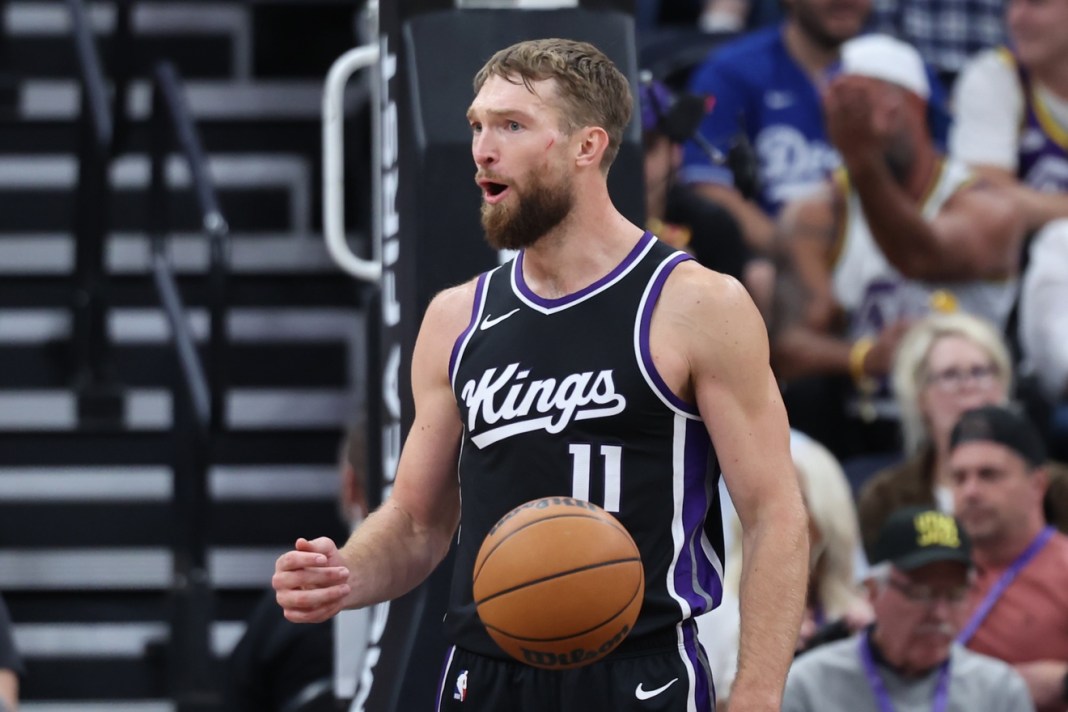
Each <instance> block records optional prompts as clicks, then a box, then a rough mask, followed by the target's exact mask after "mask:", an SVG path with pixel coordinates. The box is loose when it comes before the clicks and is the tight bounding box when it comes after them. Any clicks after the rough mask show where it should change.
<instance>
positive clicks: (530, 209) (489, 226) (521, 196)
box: [482, 173, 575, 250]
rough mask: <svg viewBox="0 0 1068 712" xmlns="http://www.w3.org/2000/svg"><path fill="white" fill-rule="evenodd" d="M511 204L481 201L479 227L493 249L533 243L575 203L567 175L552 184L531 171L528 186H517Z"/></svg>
mask: <svg viewBox="0 0 1068 712" xmlns="http://www.w3.org/2000/svg"><path fill="white" fill-rule="evenodd" d="M511 189H512V190H513V191H514V192H515V194H516V195H515V200H514V201H513V202H514V203H515V205H514V206H509V205H507V204H506V203H504V202H501V203H497V204H492V205H491V204H490V203H486V202H483V203H482V228H483V229H484V230H485V231H486V242H488V243H489V244H490V247H492V248H494V249H496V250H522V249H524V248H527V247H530V246H531V245H534V244H535V243H536V242H537V241H538V240H540V239H541V238H542V237H543V236H544V235H545V234H546V233H548V232H550V231H551V230H552V229H553V228H555V227H557V226H558V225H560V223H562V222H563V221H564V219H565V218H566V217H567V216H568V215H569V214H570V213H571V209H572V207H573V206H574V204H575V196H574V194H573V192H572V186H571V180H570V178H565V179H563V180H561V181H559V182H558V183H557V184H556V185H552V184H551V183H550V182H549V181H547V180H546V179H544V178H542V177H541V176H540V175H538V174H537V173H532V174H531V176H530V180H529V183H528V186H527V187H526V188H525V189H524V190H522V191H520V190H519V189H518V188H517V187H516V186H514V185H513V186H512V188H511Z"/></svg>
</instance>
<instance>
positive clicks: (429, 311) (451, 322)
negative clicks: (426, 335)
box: [423, 278, 478, 336]
mask: <svg viewBox="0 0 1068 712" xmlns="http://www.w3.org/2000/svg"><path fill="white" fill-rule="evenodd" d="M477 288H478V278H474V279H471V280H468V281H467V282H464V283H463V284H460V285H457V286H455V287H449V288H448V289H443V290H442V291H440V292H438V293H437V294H436V295H434V298H433V299H431V300H430V304H429V305H427V308H426V314H425V315H424V316H423V325H424V328H426V327H427V326H432V327H434V328H435V329H442V330H444V331H449V332H452V331H455V333H454V334H453V336H459V335H460V332H462V331H463V330H464V329H465V328H467V325H468V324H469V323H470V322H471V310H472V308H473V306H474V303H475V290H476V289H477Z"/></svg>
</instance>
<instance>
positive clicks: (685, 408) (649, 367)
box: [638, 252, 700, 416]
mask: <svg viewBox="0 0 1068 712" xmlns="http://www.w3.org/2000/svg"><path fill="white" fill-rule="evenodd" d="M692 259H693V257H691V256H690V255H688V254H686V253H685V252H679V253H676V254H675V255H673V256H671V257H670V258H669V259H668V261H667V262H666V263H665V264H664V265H663V266H662V267H661V268H660V271H659V272H658V273H657V275H656V277H655V278H654V279H653V283H652V284H651V285H650V287H649V291H648V294H647V295H646V297H645V304H644V306H643V307H642V313H641V314H640V315H639V317H638V318H639V324H638V329H639V331H638V349H639V352H640V353H641V359H642V363H643V364H644V366H645V372H646V373H647V374H649V380H650V381H651V382H652V385H653V386H654V387H655V388H656V390H657V391H658V392H659V393H660V395H661V397H662V398H664V399H665V400H667V402H668V403H670V404H671V405H672V406H673V407H675V408H676V409H678V410H680V411H681V412H683V413H686V414H688V415H692V416H699V415H700V413H699V412H698V410H697V406H696V405H695V404H693V403H687V402H686V401H684V400H683V399H681V398H679V397H678V396H677V395H675V393H674V392H672V390H671V389H670V388H668V385H667V383H665V382H664V379H663V377H662V376H661V375H660V372H659V371H657V370H656V366H655V365H654V364H653V353H652V349H650V347H649V326H650V324H652V321H653V309H654V308H656V302H657V300H658V299H660V293H661V292H662V291H663V289H664V283H665V282H667V278H668V275H670V274H671V272H672V270H674V269H675V267H677V266H678V265H680V264H682V263H683V262H686V261H687V260H692Z"/></svg>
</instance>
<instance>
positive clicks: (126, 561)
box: [0, 546, 286, 592]
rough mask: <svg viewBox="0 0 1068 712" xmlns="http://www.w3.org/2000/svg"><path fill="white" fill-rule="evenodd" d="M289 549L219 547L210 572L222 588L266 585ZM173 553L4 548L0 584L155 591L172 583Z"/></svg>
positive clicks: (24, 587)
mask: <svg viewBox="0 0 1068 712" xmlns="http://www.w3.org/2000/svg"><path fill="white" fill-rule="evenodd" d="M285 550H286V547H285V546H273V547H213V548H211V549H210V550H209V551H208V576H209V577H210V579H211V582H212V586H213V587H214V588H217V589H228V588H242V589H263V588H266V587H267V586H268V585H269V584H270V580H271V574H272V573H273V572H274V562H275V560H276V559H277V558H278V556H279V555H280V554H281V553H282V552H284V551H285ZM173 567H174V561H173V555H172V553H171V551H170V550H169V549H166V548H161V547H128V548H118V547H107V548H96V549H91V548H78V549H74V548H55V549H42V548H35V549H24V548H14V547H5V549H4V550H2V551H0V590H3V591H5V592H7V591H12V592H15V591H26V590H32V591H49V590H55V591H77V590H123V591H131V590H132V591H137V590H144V591H153V590H156V591H158V590H166V589H169V588H170V586H171V583H172V581H173V576H174V573H173Z"/></svg>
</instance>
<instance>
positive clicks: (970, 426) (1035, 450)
mask: <svg viewBox="0 0 1068 712" xmlns="http://www.w3.org/2000/svg"><path fill="white" fill-rule="evenodd" d="M976 440H980V441H986V442H994V443H998V444H1000V445H1004V446H1005V447H1007V448H1009V449H1010V450H1012V451H1013V452H1015V453H1016V454H1017V455H1019V456H1020V457H1022V458H1023V459H1024V460H1026V461H1027V464H1029V465H1030V466H1031V467H1039V466H1040V465H1042V463H1044V462H1045V461H1046V446H1045V444H1044V443H1043V442H1042V437H1041V436H1040V435H1039V433H1038V429H1037V428H1035V426H1034V425H1032V424H1031V421H1029V420H1028V419H1027V418H1026V417H1025V416H1023V415H1020V414H1018V413H1017V412H1016V411H1014V410H1012V409H1011V408H1006V407H1004V406H997V405H987V406H983V407H982V408H976V409H974V410H969V411H968V412H967V413H965V414H964V415H962V416H961V417H960V420H959V421H957V424H956V426H954V428H953V433H952V434H951V435H950V436H949V446H950V449H954V448H956V447H957V446H958V445H960V444H961V443H966V442H973V441H976Z"/></svg>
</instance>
